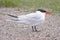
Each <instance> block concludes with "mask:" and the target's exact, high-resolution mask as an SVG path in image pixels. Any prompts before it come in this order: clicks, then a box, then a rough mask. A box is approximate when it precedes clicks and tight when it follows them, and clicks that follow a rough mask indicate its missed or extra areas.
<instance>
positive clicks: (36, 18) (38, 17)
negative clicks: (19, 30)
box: [8, 9, 51, 32]
mask: <svg viewBox="0 0 60 40" xmlns="http://www.w3.org/2000/svg"><path fill="white" fill-rule="evenodd" d="M46 14H51V12H48V11H46V10H43V9H38V10H37V11H36V12H34V13H30V14H26V15H20V16H15V15H11V14H8V16H11V17H14V18H15V19H14V21H17V22H19V23H24V24H29V25H32V31H34V32H38V30H37V28H36V26H37V25H38V24H41V23H43V22H44V21H45V16H46Z"/></svg>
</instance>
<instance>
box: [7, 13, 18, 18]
mask: <svg viewBox="0 0 60 40" xmlns="http://www.w3.org/2000/svg"><path fill="white" fill-rule="evenodd" d="M8 16H11V17H14V18H18V16H14V15H11V14H8Z"/></svg>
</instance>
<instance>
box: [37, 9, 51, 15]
mask: <svg viewBox="0 0 60 40" xmlns="http://www.w3.org/2000/svg"><path fill="white" fill-rule="evenodd" d="M37 11H40V12H42V13H45V14H52V13H51V12H48V11H45V10H43V9H38V10H37Z"/></svg>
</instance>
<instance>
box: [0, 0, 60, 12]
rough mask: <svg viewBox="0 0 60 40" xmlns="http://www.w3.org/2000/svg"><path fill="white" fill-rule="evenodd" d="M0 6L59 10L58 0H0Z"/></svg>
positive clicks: (59, 2)
mask: <svg viewBox="0 0 60 40" xmlns="http://www.w3.org/2000/svg"><path fill="white" fill-rule="evenodd" d="M0 7H19V8H23V9H30V8H34V10H36V9H37V8H41V7H42V8H50V9H52V11H54V12H55V11H60V0H0Z"/></svg>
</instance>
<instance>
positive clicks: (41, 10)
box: [37, 9, 46, 12]
mask: <svg viewBox="0 0 60 40" xmlns="http://www.w3.org/2000/svg"><path fill="white" fill-rule="evenodd" d="M37 11H40V12H46V11H45V10H43V9H38V10H37Z"/></svg>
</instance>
